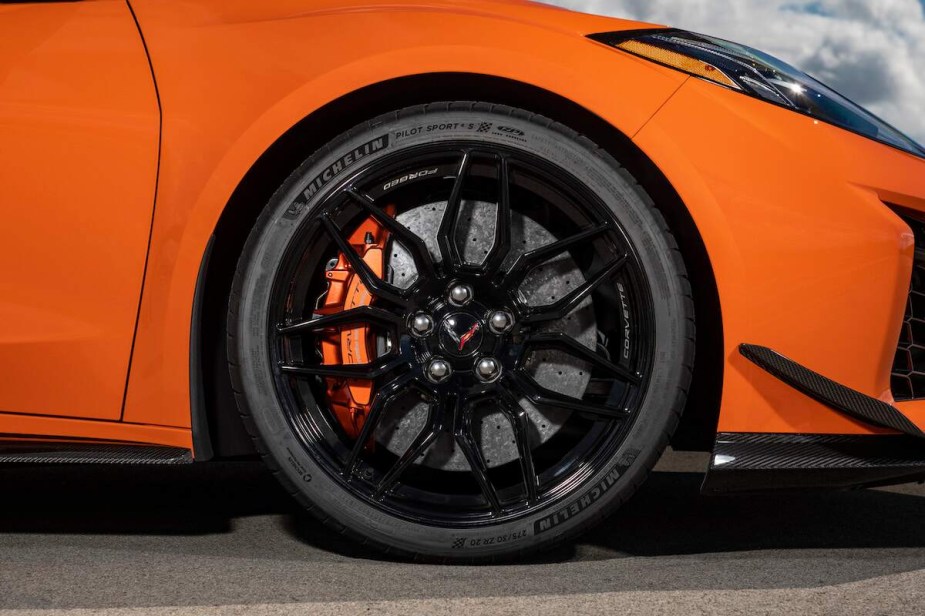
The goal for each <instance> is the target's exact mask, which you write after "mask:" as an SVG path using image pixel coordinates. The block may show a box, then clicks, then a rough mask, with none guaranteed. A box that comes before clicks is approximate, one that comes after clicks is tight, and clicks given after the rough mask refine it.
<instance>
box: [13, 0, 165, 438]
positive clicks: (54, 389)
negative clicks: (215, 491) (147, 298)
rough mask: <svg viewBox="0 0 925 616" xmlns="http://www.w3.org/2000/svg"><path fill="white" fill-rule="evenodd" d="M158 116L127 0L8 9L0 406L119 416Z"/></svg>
mask: <svg viewBox="0 0 925 616" xmlns="http://www.w3.org/2000/svg"><path fill="white" fill-rule="evenodd" d="M158 124H159V112H158V106H157V96H156V93H155V89H154V83H153V81H152V78H151V71H150V68H149V65H148V60H147V56H146V54H145V50H144V46H143V44H142V41H141V38H140V36H139V34H138V29H137V27H136V25H135V21H134V19H133V18H132V14H131V11H130V10H129V8H128V6H127V5H126V4H125V2H122V1H121V0H91V1H88V2H68V3H60V2H58V3H41V4H31V3H30V4H5V5H0V169H2V171H0V178H2V179H0V204H2V207H3V224H0V263H3V264H4V265H3V273H2V275H0V374H2V377H0V378H2V383H3V386H2V387H0V411H2V412H4V413H26V414H37V415H59V416H69V417H85V418H97V419H108V420H119V419H120V416H121V413H122V403H123V397H124V393H125V384H126V375H127V372H128V369H129V357H130V353H131V348H132V337H133V335H134V330H135V322H136V317H137V314H138V302H139V297H140V295H141V286H142V276H143V273H144V263H145V255H146V251H147V244H148V235H149V233H150V227H151V215H152V209H153V207H154V186H155V182H156V178H157V156H158V131H159V129H158ZM13 421H15V420H13ZM23 425H31V424H30V423H29V421H28V420H23ZM22 429H25V428H22Z"/></svg>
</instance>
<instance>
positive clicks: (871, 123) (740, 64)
mask: <svg viewBox="0 0 925 616" xmlns="http://www.w3.org/2000/svg"><path fill="white" fill-rule="evenodd" d="M590 38H592V39H594V40H596V41H599V42H601V43H604V44H606V45H610V46H611V47H615V48H617V49H620V50H623V51H625V52H628V53H631V54H633V55H636V56H639V57H641V58H646V59H647V60H651V61H653V62H657V63H659V64H663V65H665V66H668V67H671V68H674V69H677V70H679V71H684V72H685V73H688V74H689V75H693V76H695V77H699V78H701V79H705V80H707V81H710V82H713V83H715V84H718V85H721V86H724V87H727V88H730V89H732V90H736V91H738V92H741V93H743V94H747V95H749V96H753V97H755V98H760V99H762V100H764V101H767V102H769V103H773V104H775V105H780V106H781V107H786V108H788V109H791V110H793V111H796V112H799V113H802V114H804V115H808V116H811V117H813V118H816V119H817V120H820V121H822V122H828V123H829V124H834V125H835V126H839V127H841V128H845V129H847V130H850V131H853V132H855V133H858V134H860V135H863V136H865V137H868V138H870V139H875V140H877V141H880V142H882V143H886V144H888V145H891V146H893V147H896V148H899V149H901V150H905V151H906V152H909V153H911V154H915V155H916V156H922V157H925V149H923V148H922V146H920V145H918V144H917V143H916V142H915V141H913V140H912V139H910V138H909V137H907V136H905V135H903V134H902V133H901V132H899V131H898V130H896V129H895V128H893V127H892V126H890V125H889V124H887V123H886V122H884V121H883V120H881V119H880V118H878V117H877V116H875V115H874V114H872V113H870V112H869V111H867V110H866V109H864V108H863V107H861V106H860V105H858V104H857V103H854V102H852V101H851V100H849V99H847V98H845V97H844V96H842V95H841V94H839V93H838V92H835V91H834V90H832V89H831V88H829V87H828V86H826V85H824V84H822V83H820V82H819V81H817V80H815V79H813V78H812V77H810V76H809V75H807V74H806V73H803V72H801V71H799V70H797V69H795V68H794V67H792V66H790V65H789V64H787V63H785V62H782V61H780V60H778V59H776V58H774V57H772V56H769V55H768V54H766V53H762V52H760V51H758V50H756V49H752V48H751V47H746V46H744V45H738V44H736V43H731V42H729V41H724V40H722V39H717V38H713V37H710V36H704V35H701V34H693V33H691V32H684V31H682V30H673V29H666V30H645V31H634V32H612V33H606V34H594V35H592V36H591V37H590Z"/></svg>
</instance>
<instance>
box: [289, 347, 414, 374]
mask: <svg viewBox="0 0 925 616" xmlns="http://www.w3.org/2000/svg"><path fill="white" fill-rule="evenodd" d="M403 364H405V360H404V359H402V358H401V357H400V356H398V355H396V354H394V353H390V354H388V355H383V356H382V357H380V358H378V359H376V360H375V361H372V362H369V363H368V364H331V365H326V364H319V365H316V366H301V365H294V364H281V365H280V366H279V369H280V371H281V372H282V373H283V374H291V375H293V376H297V377H298V376H326V377H333V378H338V379H364V380H373V379H376V378H379V377H380V376H382V375H384V374H387V373H389V372H391V371H392V370H394V369H396V368H398V367H399V366H402V365H403Z"/></svg>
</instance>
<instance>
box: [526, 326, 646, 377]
mask: <svg viewBox="0 0 925 616" xmlns="http://www.w3.org/2000/svg"><path fill="white" fill-rule="evenodd" d="M523 346H524V350H526V349H528V348H538V349H554V350H558V351H564V352H566V353H568V354H569V355H571V356H572V357H575V358H577V359H581V360H582V361H586V362H588V363H589V364H592V365H593V366H594V367H595V368H598V369H600V370H602V371H604V372H607V373H608V374H610V375H612V376H616V377H617V378H619V379H620V380H622V381H625V382H627V383H631V384H633V385H638V384H639V383H640V381H641V380H642V379H641V378H640V376H639V375H638V374H636V373H635V372H632V371H630V370H627V369H626V368H624V367H623V366H620V365H618V364H615V363H613V362H612V361H610V360H609V359H607V358H606V357H604V356H602V355H600V354H599V353H595V352H594V351H593V350H592V349H589V348H588V347H586V346H585V345H583V344H581V343H580V342H578V341H577V340H575V339H574V338H572V337H571V336H569V335H568V334H563V333H562V332H549V333H542V334H533V335H531V336H528V337H527V339H526V340H524V343H523Z"/></svg>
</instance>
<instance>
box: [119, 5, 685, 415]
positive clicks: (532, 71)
mask: <svg viewBox="0 0 925 616" xmlns="http://www.w3.org/2000/svg"><path fill="white" fill-rule="evenodd" d="M133 6H134V7H135V10H136V12H137V14H138V18H139V21H140V23H141V24H142V30H143V32H144V35H145V39H146V41H147V44H148V49H149V50H150V53H151V59H152V63H153V66H154V73H155V76H156V78H157V80H158V84H159V87H160V91H161V93H162V104H163V108H164V137H163V143H164V152H163V157H162V161H161V177H160V184H159V193H158V198H157V202H158V207H157V213H156V214H155V220H154V232H153V236H152V244H151V259H150V261H149V271H148V278H147V280H148V283H147V286H146V289H145V296H144V300H143V303H142V309H141V319H140V323H139V330H138V340H137V344H136V350H135V359H134V363H133V366H132V378H131V381H130V383H129V390H128V398H127V400H126V408H125V418H126V420H130V421H135V422H138V423H151V422H159V423H164V424H166V425H172V426H180V427H188V426H189V425H190V412H189V408H190V403H189V374H188V357H189V348H190V347H189V332H190V321H191V312H190V310H191V306H192V299H193V294H194V290H195V285H196V279H197V275H198V272H199V267H200V263H201V260H202V255H203V253H204V251H205V248H206V245H207V243H208V240H209V237H210V235H211V234H212V232H213V230H214V228H215V225H216V222H217V221H218V218H219V216H220V215H221V213H222V210H223V209H224V207H225V205H226V204H227V203H228V200H229V198H230V197H231V194H232V192H233V191H234V189H235V187H236V186H237V185H238V183H239V182H240V181H241V178H242V177H243V176H244V174H245V173H246V172H247V170H248V169H249V168H250V167H251V166H252V165H253V164H254V162H255V161H256V160H257V159H258V158H259V157H260V155H261V154H262V153H263V152H265V151H266V150H267V148H269V147H270V146H271V145H272V144H273V142H274V141H276V140H277V139H279V138H280V136H282V135H283V134H284V133H285V132H286V131H287V130H289V128H291V127H292V126H293V125H295V124H296V123H297V122H299V121H300V120H302V119H303V118H304V117H306V116H307V115H309V114H310V113H311V112H312V111H314V110H316V109H318V108H320V107H322V106H324V105H325V104H327V103H330V102H331V101H334V100H337V99H338V98H340V97H342V96H344V95H346V94H349V93H351V92H353V91H355V90H358V89H360V88H362V87H365V86H368V85H372V84H376V83H380V82H383V81H387V80H389V79H391V78H399V77H404V76H407V75H409V74H423V73H447V72H450V73H453V72H461V73H477V74H483V75H491V76H496V77H503V78H507V79H512V80H515V81H519V82H523V83H528V84H531V85H534V86H537V87H540V88H543V89H546V90H550V91H553V92H557V93H558V94H560V95H562V96H564V97H566V98H569V99H571V100H573V101H575V102H577V103H578V104H580V105H583V106H585V107H586V108H588V109H589V110H591V111H593V112H595V113H598V114H600V115H602V116H609V117H610V118H611V119H612V121H613V122H614V124H615V125H616V126H617V128H619V129H620V130H621V131H623V132H624V133H626V134H630V135H631V134H633V133H635V132H636V131H638V130H639V129H640V128H641V127H642V126H643V125H644V124H645V122H646V121H647V120H648V119H649V118H650V117H651V116H652V115H653V114H654V113H655V112H656V111H657V109H658V108H659V107H660V106H661V104H662V103H664V102H665V100H667V99H668V97H669V96H670V95H671V94H672V93H673V92H674V91H675V90H677V88H678V87H679V86H680V84H681V83H683V82H684V81H685V79H686V77H685V76H683V75H680V74H679V73H676V72H674V71H671V70H669V69H665V68H663V67H657V66H655V65H652V64H650V63H646V62H643V61H641V60H639V59H636V58H630V57H628V56H622V55H619V54H615V53H614V52H613V51H612V50H610V49H607V48H605V47H604V46H602V45H598V44H596V43H591V42H589V41H587V40H585V39H584V38H583V37H582V36H581V34H580V32H579V31H580V30H583V28H580V27H579V24H584V26H585V28H584V29H587V31H592V30H593V29H594V28H596V27H610V28H614V27H617V26H618V25H624V26H626V27H639V24H633V23H627V22H619V21H615V20H609V19H603V18H595V17H588V16H582V15H576V14H572V13H568V12H563V11H560V10H558V9H552V8H549V7H545V6H540V5H531V4H526V3H504V2H502V3H493V2H492V3H488V2H481V3H453V2H432V3H426V4H425V5H423V6H420V7H418V8H417V9H415V10H409V8H408V7H407V6H403V5H394V4H392V3H385V2H380V3H368V4H367V5H364V8H362V10H361V9H352V8H350V7H354V6H356V5H354V4H352V3H347V2H342V1H341V2H324V3H318V4H313V5H312V10H309V11H306V10H305V3H304V2H278V3H277V2H274V3H267V4H266V5H259V6H258V5H255V4H254V3H252V2H248V1H246V0H236V1H228V2H221V3H218V2H214V1H213V0H195V1H192V2H174V1H171V0H135V1H134V2H133ZM408 6H410V5H408ZM338 9H340V10H338ZM450 10H452V12H453V15H454V18H453V19H454V24H455V25H454V28H453V30H452V32H448V31H447V30H446V29H445V28H441V27H439V26H440V24H441V23H442V22H443V20H445V19H446V18H447V13H448V11H450ZM537 14H538V15H543V16H546V17H547V18H548V20H547V21H544V22H542V25H540V23H538V21H537V20H536V19H533V20H529V19H526V17H528V16H530V15H537ZM563 23H573V24H574V25H572V27H571V28H565V29H564V28H563ZM605 24H606V26H605ZM348 29H349V30H350V31H351V44H350V45H344V44H343V32H345V31H346V30H348ZM472 32H478V33H479V35H480V36H479V37H478V38H473V37H472V36H471V34H470V33H472ZM538 40H542V44H537V41H538ZM254 50H259V53H255V52H254ZM601 74H612V75H617V76H620V80H622V81H625V82H626V83H632V84H634V87H633V88H631V89H625V90H624V91H622V92H614V91H612V90H610V89H607V88H601V87H600V86H601V83H600V79H599V75H601Z"/></svg>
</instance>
